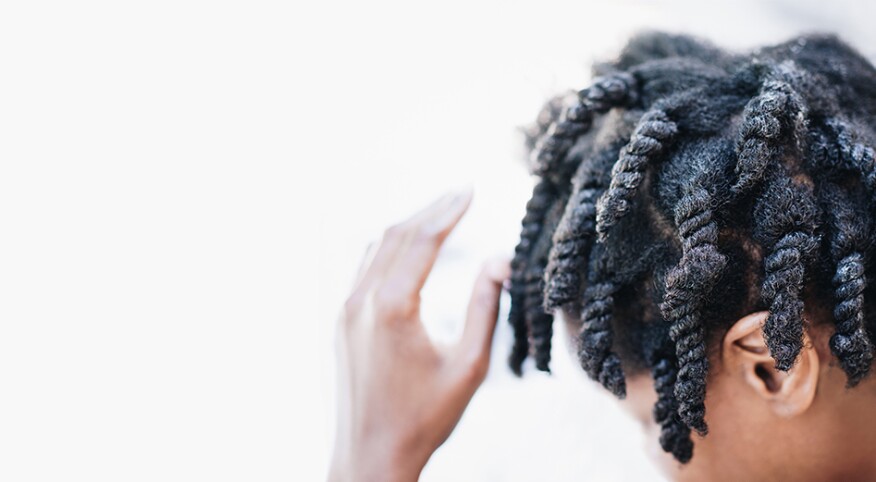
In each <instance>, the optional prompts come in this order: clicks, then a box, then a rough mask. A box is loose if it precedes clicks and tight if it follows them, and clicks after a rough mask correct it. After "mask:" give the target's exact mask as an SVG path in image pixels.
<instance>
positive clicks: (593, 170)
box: [510, 34, 876, 463]
mask: <svg viewBox="0 0 876 482" xmlns="http://www.w3.org/2000/svg"><path fill="white" fill-rule="evenodd" d="M595 74H596V75H597V80H596V82H595V83H594V85H593V86H591V87H590V88H588V89H585V90H583V91H581V92H579V93H578V94H577V95H571V96H561V97H558V98H557V99H554V100H553V101H551V102H550V103H549V104H548V105H547V106H546V109H545V110H544V112H542V115H540V117H539V121H538V123H537V124H536V125H535V126H534V127H533V128H531V129H530V130H529V131H527V134H528V139H527V144H528V146H529V148H530V149H531V154H532V155H531V163H532V164H531V165H532V170H533V172H534V174H535V175H536V176H537V177H538V182H537V184H536V186H535V189H534V192H533V196H532V199H531V200H530V201H529V203H528V204H527V209H526V215H525V218H524V219H523V231H522V235H521V240H520V243H519V244H518V246H517V249H516V254H515V258H514V261H513V263H512V269H513V274H512V280H511V298H512V306H511V313H510V322H511V324H512V325H513V327H514V330H515V345H514V347H513V349H512V353H511V357H510V364H511V367H512V369H514V370H515V371H517V372H518V373H519V371H520V367H521V364H522V362H523V360H524V359H525V358H526V357H527V356H529V355H530V354H532V355H533V356H534V358H535V362H536V366H537V367H538V368H539V369H541V370H548V364H549V361H550V340H551V335H552V324H553V316H552V314H553V313H557V312H561V313H563V315H564V318H565V319H566V320H567V322H568V323H569V324H570V325H572V326H574V327H575V330H576V332H577V340H578V348H579V350H578V351H579V358H580V361H581V365H582V367H583V368H584V370H585V371H586V372H587V373H588V374H589V375H590V377H592V378H593V379H595V380H598V381H599V382H600V383H601V384H602V385H604V386H605V387H606V388H607V389H609V390H610V391H611V392H612V393H614V394H615V395H617V396H619V397H621V398H623V397H625V396H626V394H627V388H628V384H627V382H628V381H631V380H641V379H642V376H643V375H647V376H648V377H649V379H651V380H653V388H652V389H651V390H652V391H653V393H654V398H655V399H656V402H655V403H654V406H653V417H654V420H655V422H656V423H657V424H658V425H659V427H660V435H659V442H660V445H661V447H662V448H663V449H664V450H665V451H667V452H669V453H671V454H672V455H673V456H674V457H675V458H676V459H677V460H679V461H681V462H685V463H686V462H688V461H689V460H691V457H692V452H693V443H692V440H691V431H695V432H697V433H699V434H700V435H705V434H706V433H707V432H708V431H709V425H708V424H707V423H706V408H707V407H709V408H710V410H712V407H713V406H714V407H717V408H715V409H714V410H715V411H716V412H718V411H720V410H721V409H723V408H726V406H727V405H726V404H724V405H720V404H721V403H723V402H720V401H718V402H709V403H707V402H706V397H707V393H708V394H709V397H710V400H714V397H715V394H713V393H711V390H712V388H713V385H714V386H716V387H719V388H717V390H725V391H726V390H730V388H729V387H732V386H733V385H732V384H730V385H728V384H727V383H724V381H723V380H719V381H716V379H715V377H716V376H718V375H717V374H718V373H724V371H725V370H729V369H733V370H736V371H735V372H734V373H735V374H739V375H740V377H739V379H740V380H742V381H744V382H747V383H749V385H750V386H751V387H752V388H753V389H754V390H755V391H757V390H758V389H761V388H763V390H765V391H763V393H762V394H761V395H762V396H763V397H773V398H774V399H775V398H776V396H777V395H776V393H774V392H777V391H778V392H780V391H781V390H782V389H784V390H786V391H787V390H790V388H789V387H791V386H793V387H796V388H800V387H801V386H802V387H803V388H806V384H805V383H804V382H805V381H807V380H809V381H812V380H811V379H810V378H806V377H812V376H816V375H817V377H816V378H818V377H822V376H823V372H824V368H825V367H827V366H828V365H829V363H827V362H830V361H835V362H836V363H838V366H839V367H840V368H841V369H842V372H843V374H844V383H846V384H847V385H848V386H849V387H854V386H856V385H858V384H859V383H860V382H861V381H862V380H863V379H864V378H865V377H866V376H867V374H868V373H869V370H870V368H871V364H872V360H873V345H874V342H876V338H874V336H873V334H876V311H874V309H876V303H874V300H876V293H874V289H873V288H872V286H868V285H867V279H868V277H869V276H872V275H873V271H874V268H876V266H874V263H873V261H872V256H871V251H872V250H871V248H872V245H873V240H874V238H876V231H874V228H876V226H874V223H873V222H872V221H873V220H872V218H873V212H874V211H873V209H874V201H876V159H874V151H873V149H872V148H871V147H870V146H873V145H874V141H876V139H874V135H876V132H874V131H873V128H872V126H876V70H874V69H873V67H872V66H871V65H870V64H869V63H868V62H867V61H866V60H865V59H863V58H862V57H861V56H860V55H858V54H857V53H855V52H854V51H853V50H852V49H850V48H849V47H848V46H846V45H845V44H843V43H842V42H840V41H839V40H837V39H836V38H834V37H829V36H808V37H801V38H798V39H795V40H792V41H790V42H787V43H784V44H781V45H778V46H775V47H770V48H764V49H761V50H758V51H756V52H754V53H751V54H748V55H734V54H728V53H725V52H722V51H720V50H718V49H716V48H714V47H712V46H710V45H708V44H705V43H702V42H699V41H696V40H693V39H691V38H688V37H679V36H669V35H662V34H649V35H644V36H640V37H638V38H636V39H634V40H633V41H632V42H631V43H630V44H629V45H628V46H627V47H626V48H625V49H624V51H623V52H622V53H621V55H620V56H619V58H618V59H617V60H616V61H614V62H611V63H606V64H601V65H598V66H597V67H596V69H595ZM813 356H814V357H815V358H813ZM764 357H766V360H769V361H770V363H766V362H765V361H764ZM758 360H760V361H758ZM804 364H805V365H806V366H805V367H804V366H803V365H804ZM745 367H749V368H750V369H751V374H753V375H752V376H753V377H754V378H752V377H748V378H746V376H747V375H745V374H746V373H748V372H746V371H745V369H746V368H745ZM813 374H814V375H813ZM819 374H821V375H819ZM794 375H800V376H799V377H797V378H796V379H793V380H792V379H791V378H792V377H793V376H794ZM758 383H760V385H758ZM813 383H815V384H816V385H817V383H816V382H813ZM783 384H786V385H785V386H784V387H783ZM650 385H651V384H650V383H649V386H650ZM707 386H708V388H709V390H707ZM737 388H738V387H737ZM804 392H805V390H802V391H798V392H795V393H794V395H795V396H798V397H802V400H800V399H794V400H792V401H789V400H785V401H784V402H782V403H785V402H787V404H790V405H793V404H794V403H797V404H798V405H799V403H802V402H805V399H806V397H807V396H808V395H806V393H804ZM733 393H735V392H733V391H732V390H731V391H727V392H721V394H722V395H721V396H722V397H724V398H725V399H726V398H728V397H733V396H734V395H733ZM814 393H815V390H814V387H813V390H812V394H813V396H814ZM801 394H802V395H801ZM779 395H781V393H779ZM812 400H813V398H812V397H810V399H809V402H808V403H809V404H811V403H812ZM792 402H793V403H792ZM719 405H720V407H719ZM780 405H781V403H779V402H775V403H773V406H774V407H775V408H776V410H777V413H778V412H782V411H784V412H785V415H787V414H788V413H791V412H794V410H796V408H794V407H790V408H789V406H784V407H782V406H780ZM738 408H739V407H735V408H734V409H738ZM786 418H787V417H786ZM709 420H710V421H712V420H713V415H712V414H710V415H709ZM717 423H719V421H717V420H714V422H713V425H715V424H717ZM759 423H763V422H762V421H761V422H759ZM701 440H706V439H701ZM700 443H701V442H698V444H697V445H698V446H700Z"/></svg>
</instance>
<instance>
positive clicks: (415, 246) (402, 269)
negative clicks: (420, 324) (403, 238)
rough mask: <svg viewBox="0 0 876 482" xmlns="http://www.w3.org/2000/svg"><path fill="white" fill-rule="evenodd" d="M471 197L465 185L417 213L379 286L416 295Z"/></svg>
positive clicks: (396, 292)
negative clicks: (431, 206) (403, 243)
mask: <svg viewBox="0 0 876 482" xmlns="http://www.w3.org/2000/svg"><path fill="white" fill-rule="evenodd" d="M471 199H472V191H471V189H464V190H462V191H458V192H456V193H455V194H453V195H452V196H451V197H450V198H448V199H447V200H445V201H444V202H442V203H439V204H438V205H437V207H436V209H433V210H430V211H429V212H427V213H425V215H423V216H419V217H418V219H417V222H416V223H415V224H413V225H412V226H410V231H409V233H408V236H409V238H408V241H409V242H408V244H407V245H406V246H405V249H403V250H402V251H400V252H399V253H398V255H397V256H396V257H395V259H394V260H393V262H392V265H391V266H390V267H389V269H388V270H387V272H386V276H385V278H384V280H383V282H382V283H381V289H386V290H388V291H391V292H393V293H395V294H396V295H398V296H406V297H416V296H417V295H418V294H419V292H420V290H421V289H422V288H423V285H424V284H425V283H426V279H427V278H428V277H429V272H430V271H432V267H433V266H434V265H435V260H436V259H437V258H438V253H439V252H440V250H441V246H442V245H443V244H444V241H445V240H446V239H447V236H448V235H449V234H450V232H451V231H453V228H455V227H456V225H457V224H458V223H459V220H460V219H462V216H463V215H464V214H465V212H466V211H467V210H468V207H469V205H471Z"/></svg>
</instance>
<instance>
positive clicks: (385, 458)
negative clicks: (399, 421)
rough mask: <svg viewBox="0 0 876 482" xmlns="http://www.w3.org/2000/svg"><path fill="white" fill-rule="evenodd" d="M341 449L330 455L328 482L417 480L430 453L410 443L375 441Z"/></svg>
mask: <svg viewBox="0 0 876 482" xmlns="http://www.w3.org/2000/svg"><path fill="white" fill-rule="evenodd" d="M343 452H346V453H341V452H340V451H337V450H336V452H335V454H334V456H333V457H332V463H331V468H330V471H329V479H328V480H329V482H372V481H381V482H383V481H388V482H416V481H417V480H418V479H419V477H420V473H421V472H422V470H423V467H425V466H426V462H428V460H429V457H430V456H431V453H424V451H420V450H413V447H412V446H403V447H392V446H390V445H389V444H378V443H370V444H368V446H367V448H352V449H350V450H348V451H343Z"/></svg>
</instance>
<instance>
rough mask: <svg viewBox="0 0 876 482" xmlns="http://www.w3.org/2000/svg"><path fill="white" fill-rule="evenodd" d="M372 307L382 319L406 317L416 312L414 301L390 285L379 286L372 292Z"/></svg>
mask: <svg viewBox="0 0 876 482" xmlns="http://www.w3.org/2000/svg"><path fill="white" fill-rule="evenodd" d="M374 309H375V311H376V312H377V315H378V317H379V318H380V319H382V320H387V321H388V320H394V319H397V318H408V317H410V316H412V315H413V314H414V313H415V312H416V303H414V301H413V300H411V299H410V298H409V297H407V296H404V295H402V294H401V293H400V290H398V289H393V288H391V287H381V288H379V289H378V290H377V291H376V292H375V293H374Z"/></svg>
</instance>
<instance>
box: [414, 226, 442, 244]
mask: <svg viewBox="0 0 876 482" xmlns="http://www.w3.org/2000/svg"><path fill="white" fill-rule="evenodd" d="M413 239H414V242H415V243H417V244H421V245H427V246H429V245H435V244H437V243H438V241H440V239H441V233H440V232H436V231H435V230H433V229H429V228H428V227H425V226H417V227H416V228H414V235H413Z"/></svg>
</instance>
